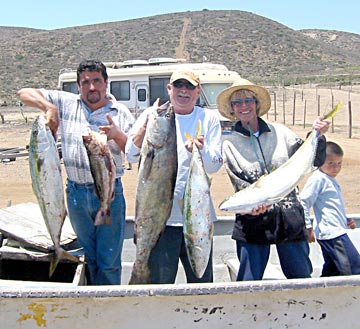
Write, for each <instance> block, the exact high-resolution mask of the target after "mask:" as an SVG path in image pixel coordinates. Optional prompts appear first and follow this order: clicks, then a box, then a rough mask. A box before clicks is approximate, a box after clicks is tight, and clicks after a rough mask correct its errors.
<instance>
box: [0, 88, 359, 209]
mask: <svg viewBox="0 0 360 329" xmlns="http://www.w3.org/2000/svg"><path fill="white" fill-rule="evenodd" d="M272 91H273V95H272V98H273V100H274V99H275V98H276V111H277V115H276V121H277V122H279V123H284V118H285V124H286V125H287V126H288V127H289V128H290V129H292V130H294V131H295V132H296V133H297V134H298V135H299V137H302V138H304V137H305V136H306V133H307V132H308V131H309V130H310V127H311V124H310V123H311V122H312V121H313V119H314V118H315V117H316V116H317V114H318V113H319V112H318V111H319V108H320V109H321V110H320V112H321V114H323V113H324V112H326V111H328V110H329V109H330V108H331V106H332V104H333V103H334V102H335V104H336V103H337V102H338V101H340V100H341V101H342V102H343V106H342V109H341V111H340V113H338V114H337V115H336V117H335V119H334V122H333V123H334V125H333V127H331V128H330V129H329V132H328V133H327V135H326V136H327V139H328V140H332V141H335V142H337V143H339V144H340V145H341V146H342V147H343V149H344V152H345V157H344V162H343V168H342V171H341V173H340V174H339V176H338V181H339V183H340V185H341V187H342V191H343V196H344V199H345V204H346V209H347V212H348V213H349V214H351V213H359V212H360V211H359V205H360V86H353V87H352V88H351V90H350V89H349V88H348V89H342V90H339V89H334V90H330V89H320V88H314V87H309V86H308V87H307V88H306V86H304V87H302V88H300V87H299V88H297V89H296V90H295V89H290V88H288V89H286V91H285V92H284V89H282V88H279V89H276V88H275V89H272ZM295 92H296V94H295ZM275 95H276V96H275ZM294 95H296V96H294ZM294 98H295V101H294ZM284 101H285V103H284ZM349 101H351V110H352V127H353V128H352V131H351V138H349V134H350V132H349V128H348V127H349V117H350V116H349V112H348V107H349ZM294 103H296V105H295V121H294V122H295V125H292V123H293V113H294V110H293V109H294ZM319 104H320V105H319ZM305 108H306V122H307V124H306V125H305V126H306V127H305V128H303V118H304V109H305ZM284 113H285V114H284ZM38 114H39V111H37V110H34V109H31V108H26V107H25V108H24V109H23V113H21V111H20V109H19V107H2V108H0V118H1V121H0V154H1V150H2V149H3V148H7V147H19V148H25V147H26V145H27V144H28V143H29V138H30V131H31V124H32V122H33V120H34V118H35V117H36V116H37V115H38ZM264 119H266V120H268V121H275V106H274V103H273V106H272V108H271V110H270V111H269V114H268V115H266V116H264ZM22 153H24V151H21V150H20V154H22ZM64 176H65V172H64ZM136 180H137V165H133V169H132V170H125V175H124V177H123V185H124V191H125V197H126V201H127V215H129V216H131V215H134V209H135V191H136ZM304 181H305V180H304ZM304 181H302V182H301V183H300V188H301V187H302V186H303V183H304ZM232 191H233V189H232V186H231V184H230V181H229V179H228V177H227V174H226V172H225V170H224V169H223V168H222V169H221V170H220V171H219V172H218V173H216V174H215V175H213V176H212V196H213V199H214V204H215V205H218V204H220V202H221V201H222V200H223V199H224V198H225V197H226V196H228V195H229V194H232ZM24 202H36V199H35V196H34V194H33V192H32V188H31V179H30V173H29V166H28V157H27V156H19V157H17V158H16V161H10V162H0V208H5V207H7V206H9V205H15V204H19V203H24ZM217 213H218V215H232V214H231V213H226V212H221V211H219V210H217Z"/></svg>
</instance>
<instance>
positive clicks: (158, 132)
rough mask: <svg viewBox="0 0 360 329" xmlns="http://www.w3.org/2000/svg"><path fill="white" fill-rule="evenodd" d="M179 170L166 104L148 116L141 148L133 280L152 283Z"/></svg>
mask: <svg viewBox="0 0 360 329" xmlns="http://www.w3.org/2000/svg"><path fill="white" fill-rule="evenodd" d="M176 174H177V148H176V129H175V113H174V110H173V108H172V107H170V108H169V109H168V108H167V105H164V106H162V107H157V106H156V107H154V109H153V110H152V112H151V113H149V116H148V122H147V128H146V132H145V136H144V141H143V143H142V147H141V151H140V164H139V174H138V183H137V190H136V205H135V228H134V230H135V235H134V241H135V244H136V257H135V262H134V266H133V270H132V273H131V278H130V282H129V283H130V284H146V283H151V278H150V269H149V266H148V261H149V257H150V253H151V251H152V249H153V248H154V247H155V245H156V243H157V241H158V240H159V238H160V235H161V233H162V232H163V230H164V229H165V226H166V222H167V220H168V218H169V217H170V213H171V208H172V203H173V194H174V188H175V181H176Z"/></svg>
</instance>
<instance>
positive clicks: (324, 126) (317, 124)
mask: <svg viewBox="0 0 360 329" xmlns="http://www.w3.org/2000/svg"><path fill="white" fill-rule="evenodd" d="M312 127H313V129H315V130H318V131H319V133H320V136H321V135H324V134H325V133H326V132H327V131H328V129H329V127H330V121H329V120H322V119H321V118H317V119H315V121H314V123H313V126H312Z"/></svg>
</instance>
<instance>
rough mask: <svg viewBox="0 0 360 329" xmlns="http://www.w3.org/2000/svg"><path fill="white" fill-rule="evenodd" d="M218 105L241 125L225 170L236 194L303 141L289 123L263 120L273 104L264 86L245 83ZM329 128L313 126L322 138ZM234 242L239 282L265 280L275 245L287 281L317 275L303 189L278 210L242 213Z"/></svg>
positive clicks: (321, 155) (321, 153)
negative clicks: (313, 265)
mask: <svg viewBox="0 0 360 329" xmlns="http://www.w3.org/2000/svg"><path fill="white" fill-rule="evenodd" d="M217 102H218V109H219V111H220V113H221V114H222V115H223V116H225V117H227V118H229V119H230V120H233V121H236V122H235V124H234V131H233V133H232V134H231V135H230V136H229V138H228V142H226V143H224V144H223V158H224V164H225V168H226V170H227V173H228V175H229V177H230V180H231V182H232V184H233V186H234V189H235V191H239V190H241V189H244V188H246V187H247V186H249V185H251V184H252V183H254V182H255V181H256V180H258V179H259V178H260V177H261V176H262V175H264V174H266V173H269V172H271V171H273V170H274V169H276V168H278V167H280V166H281V165H282V164H283V163H285V162H286V161H287V160H288V159H289V158H290V157H291V156H292V155H293V154H294V153H295V151H296V150H297V149H298V148H299V147H300V145H301V144H302V143H303V141H302V140H301V139H300V138H298V137H297V136H296V135H295V134H294V133H293V132H292V131H291V130H290V129H288V128H287V127H285V126H284V125H281V124H276V123H269V122H265V121H264V120H263V119H261V116H263V115H264V114H265V113H267V112H268V111H269V109H270V105H271V100H270V95H269V92H268V91H267V90H266V89H265V88H264V87H261V86H258V85H255V84H253V83H252V82H250V81H248V80H245V79H239V80H238V81H236V82H234V84H233V85H232V86H231V87H230V88H228V89H225V90H224V91H222V92H221V93H220V94H219V96H218V99H217ZM328 127H329V122H328V121H321V120H320V119H316V120H315V122H314V124H313V128H315V129H317V130H319V131H320V133H321V134H323V133H325V132H326V131H327V129H328ZM321 139H322V140H321V142H320V143H319V146H318V149H317V156H316V159H315V161H314V165H315V166H320V165H321V164H322V163H323V162H324V160H325V138H324V137H321ZM230 148H235V149H236V150H237V152H238V153H237V154H238V155H237V156H238V157H239V158H236V160H235V159H234V155H233V152H232V151H230ZM240 163H241V168H240V165H239V164H240ZM232 238H233V239H235V240H236V247H237V255H238V258H239V261H240V268H239V272H238V276H237V280H238V281H243V280H261V279H262V278H263V274H264V271H265V268H266V265H267V262H268V259H269V254H270V245H271V244H276V248H277V252H278V255H279V259H280V265H281V268H282V270H283V272H284V274H285V276H286V277H287V278H308V277H310V275H311V273H312V265H311V262H310V259H309V245H308V241H307V239H308V234H307V230H306V227H305V219H304V211H303V208H302V206H301V203H300V200H299V197H298V191H297V189H295V190H293V191H292V192H291V193H289V195H287V196H286V197H285V198H284V199H283V200H281V201H280V202H278V203H276V204H275V205H273V206H272V207H265V206H260V207H259V208H258V209H253V210H252V213H251V214H245V215H244V214H236V217H235V226H234V230H233V235H232Z"/></svg>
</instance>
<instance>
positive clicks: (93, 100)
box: [86, 90, 101, 104]
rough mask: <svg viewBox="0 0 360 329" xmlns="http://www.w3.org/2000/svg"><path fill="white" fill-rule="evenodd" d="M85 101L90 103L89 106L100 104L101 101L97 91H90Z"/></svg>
mask: <svg viewBox="0 0 360 329" xmlns="http://www.w3.org/2000/svg"><path fill="white" fill-rule="evenodd" d="M95 95H96V96H97V97H96V96H95ZM86 100H87V101H88V102H89V103H90V104H96V103H98V102H100V100H101V94H100V92H99V91H97V90H96V91H91V92H89V93H88V94H87V97H86Z"/></svg>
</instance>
